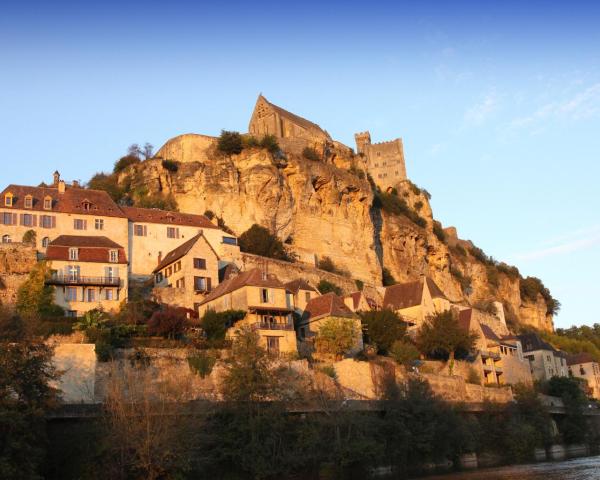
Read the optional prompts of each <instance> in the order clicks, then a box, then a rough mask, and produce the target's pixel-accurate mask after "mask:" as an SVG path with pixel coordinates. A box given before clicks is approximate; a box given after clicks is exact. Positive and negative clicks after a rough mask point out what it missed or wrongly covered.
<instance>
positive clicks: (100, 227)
mask: <svg viewBox="0 0 600 480" xmlns="http://www.w3.org/2000/svg"><path fill="white" fill-rule="evenodd" d="M94 227H95V228H96V230H104V220H102V219H101V218H97V219H96V220H95V221H94Z"/></svg>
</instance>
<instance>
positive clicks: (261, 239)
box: [238, 223, 294, 262]
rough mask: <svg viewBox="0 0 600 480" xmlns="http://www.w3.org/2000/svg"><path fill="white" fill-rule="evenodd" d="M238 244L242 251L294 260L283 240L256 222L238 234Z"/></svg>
mask: <svg viewBox="0 0 600 480" xmlns="http://www.w3.org/2000/svg"><path fill="white" fill-rule="evenodd" d="M238 244H239V246H240V250H241V251H242V252H247V253H253V254H254V255H260V256H261V257H269V258H275V259H277V260H284V261H286V262H292V261H294V256H293V255H292V254H290V253H289V252H288V251H287V249H286V248H285V246H284V244H283V242H282V241H281V240H279V239H278V238H277V237H276V236H275V235H273V234H272V233H271V232H270V231H269V230H268V229H266V228H265V227H262V226H261V225H257V224H256V223H255V224H254V225H252V226H251V227H250V228H249V229H248V230H246V231H245V232H244V233H242V234H241V235H240V237H239V239H238Z"/></svg>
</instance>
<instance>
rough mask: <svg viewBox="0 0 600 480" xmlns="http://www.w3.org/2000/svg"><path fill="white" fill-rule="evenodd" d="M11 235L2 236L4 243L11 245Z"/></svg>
mask: <svg viewBox="0 0 600 480" xmlns="http://www.w3.org/2000/svg"><path fill="white" fill-rule="evenodd" d="M10 242H11V239H10V235H2V243H10Z"/></svg>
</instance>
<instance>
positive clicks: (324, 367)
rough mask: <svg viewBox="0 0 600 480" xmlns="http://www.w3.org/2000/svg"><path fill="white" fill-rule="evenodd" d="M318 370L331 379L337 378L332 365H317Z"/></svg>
mask: <svg viewBox="0 0 600 480" xmlns="http://www.w3.org/2000/svg"><path fill="white" fill-rule="evenodd" d="M319 371H320V372H321V373H324V374H325V375H327V376H328V377H330V378H332V379H333V380H337V372H336V371H335V367H334V366H333V365H322V366H320V367H319Z"/></svg>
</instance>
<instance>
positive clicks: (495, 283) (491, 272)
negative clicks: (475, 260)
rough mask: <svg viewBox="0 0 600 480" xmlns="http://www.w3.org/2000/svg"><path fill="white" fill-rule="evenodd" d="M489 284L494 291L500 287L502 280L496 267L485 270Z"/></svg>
mask: <svg viewBox="0 0 600 480" xmlns="http://www.w3.org/2000/svg"><path fill="white" fill-rule="evenodd" d="M485 272H486V276H487V282H488V284H489V285H491V286H492V287H493V288H494V289H497V288H498V287H499V286H500V278H499V277H498V270H496V267H495V266H494V265H488V266H487V267H486V269H485Z"/></svg>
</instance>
